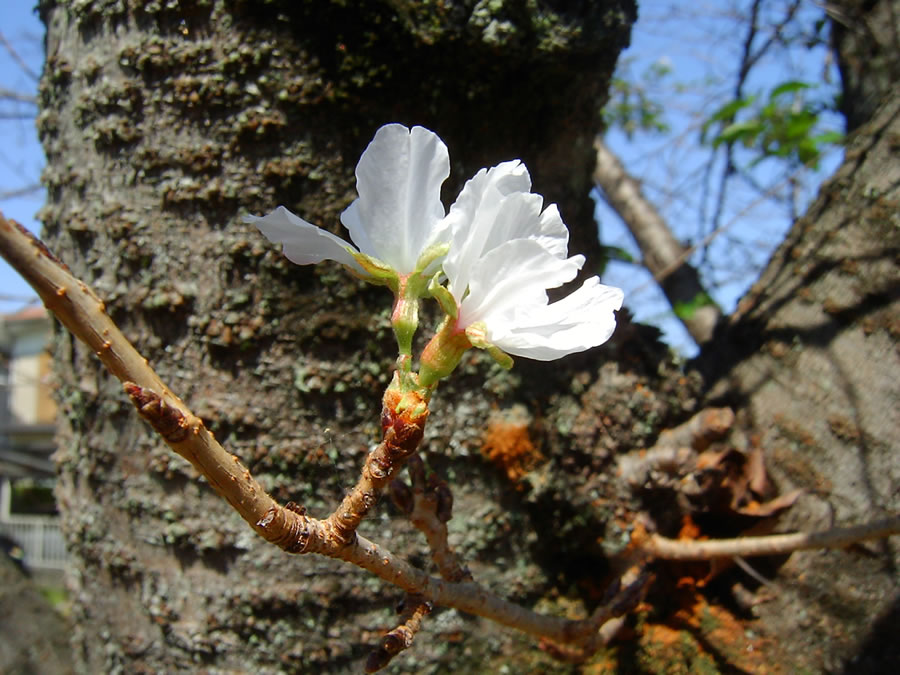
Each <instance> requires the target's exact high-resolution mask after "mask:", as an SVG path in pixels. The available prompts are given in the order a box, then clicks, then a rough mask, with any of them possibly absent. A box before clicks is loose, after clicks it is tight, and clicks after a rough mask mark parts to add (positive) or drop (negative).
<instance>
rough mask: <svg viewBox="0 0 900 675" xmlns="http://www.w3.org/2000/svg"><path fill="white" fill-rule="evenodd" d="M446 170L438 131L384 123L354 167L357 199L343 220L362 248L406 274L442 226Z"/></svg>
mask: <svg viewBox="0 0 900 675" xmlns="http://www.w3.org/2000/svg"><path fill="white" fill-rule="evenodd" d="M449 175H450V157H449V155H448V153H447V146H445V145H444V143H443V141H441V139H440V138H438V136H437V134H435V133H433V132H431V131H429V130H428V129H425V128H423V127H413V128H412V129H407V128H406V127H404V126H403V125H400V124H388V125H386V126H383V127H381V128H380V129H379V130H378V131H377V132H376V133H375V138H373V139H372V142H371V143H369V146H368V147H367V148H366V150H365V152H363V154H362V157H360V160H359V164H358V165H357V166H356V187H357V191H358V192H359V199H357V200H356V201H355V202H354V203H353V204H351V206H350V208H349V209H347V211H345V212H344V214H343V215H342V216H341V221H342V222H343V223H344V225H345V226H346V227H347V229H348V230H350V236H351V238H352V239H353V241H354V242H355V243H356V244H357V245H358V246H359V247H360V250H361V251H362V252H363V253H366V254H368V255H371V256H374V257H376V258H378V259H379V260H382V261H384V262H386V263H388V264H389V265H391V266H392V267H394V268H395V269H396V270H397V271H398V272H399V273H401V274H409V273H410V272H412V271H413V269H414V268H415V264H416V260H418V257H419V255H420V254H421V253H422V251H423V250H424V249H425V248H427V247H428V246H429V245H431V244H433V243H435V240H436V238H437V236H438V234H439V228H441V227H442V225H443V224H442V223H441V220H442V219H443V217H444V206H443V204H441V184H442V183H443V182H444V180H446V178H447V176H449Z"/></svg>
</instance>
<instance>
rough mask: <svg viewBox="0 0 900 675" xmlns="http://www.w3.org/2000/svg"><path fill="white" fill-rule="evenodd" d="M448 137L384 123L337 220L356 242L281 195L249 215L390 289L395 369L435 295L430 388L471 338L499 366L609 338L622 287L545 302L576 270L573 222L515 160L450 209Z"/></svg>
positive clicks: (298, 253) (295, 245)
mask: <svg viewBox="0 0 900 675" xmlns="http://www.w3.org/2000/svg"><path fill="white" fill-rule="evenodd" d="M449 175H450V157H449V154H448V152H447V146H446V145H444V143H443V141H442V140H441V139H440V138H439V137H438V136H437V134H435V133H434V132H432V131H429V130H428V129H425V128H423V127H413V128H412V129H408V128H407V127H405V126H402V125H400V124H388V125H386V126H383V127H381V128H380V129H379V130H378V131H377V132H376V134H375V138H374V139H373V140H372V142H371V143H370V144H369V146H368V148H366V150H365V152H363V154H362V157H361V158H360V160H359V164H358V165H357V167H356V181H357V182H356V184H357V191H358V193H359V197H358V198H357V199H356V200H355V201H354V202H353V203H352V204H351V205H350V206H349V207H348V208H347V209H346V210H345V211H344V212H343V214H342V215H341V222H342V223H343V224H344V226H345V227H346V228H347V230H348V231H349V233H350V239H351V240H352V241H353V244H355V246H354V245H351V244H350V243H348V242H346V241H345V240H343V239H341V238H340V237H338V236H335V235H333V234H331V233H330V232H327V231H326V230H323V229H321V228H319V227H316V226H315V225H313V224H312V223H309V222H307V221H305V220H303V219H302V218H300V217H299V216H296V215H294V214H293V213H291V212H290V211H288V210H287V209H286V208H284V207H283V206H279V207H278V208H277V209H275V211H273V212H272V213H270V214H268V215H266V216H262V217H257V216H247V217H246V218H245V220H246V222H250V223H253V224H254V225H256V227H257V228H259V230H260V232H262V233H263V234H264V235H265V236H266V237H267V238H268V239H269V240H270V241H272V242H273V243H277V244H281V245H282V246H283V250H284V254H285V256H287V258H288V259H289V260H291V261H292V262H295V263H297V264H299V265H308V264H313V263H319V262H322V261H323V260H333V261H336V262H338V263H340V264H342V265H344V266H345V267H347V268H348V269H349V270H350V271H351V272H353V273H354V274H356V275H358V276H360V277H362V278H363V279H365V280H367V281H370V282H372V283H377V284H382V285H386V286H388V287H389V288H390V289H391V290H392V291H393V293H394V298H395V300H394V311H393V315H392V323H393V327H394V331H395V334H396V336H397V342H398V345H399V348H400V364H401V370H405V371H406V372H407V373H410V372H411V351H412V337H413V334H414V333H415V331H416V329H417V327H418V303H419V300H420V298H422V297H432V298H434V299H435V300H437V301H438V302H439V303H440V306H441V307H442V309H443V311H444V313H445V319H444V321H443V323H442V324H441V326H440V328H439V329H438V331H437V332H436V334H435V335H434V337H433V338H432V340H431V341H430V342H429V344H428V345H427V346H426V348H425V350H424V351H423V353H422V354H421V356H420V359H419V372H418V374H417V375H416V376H415V380H414V381H415V384H416V385H417V386H419V387H425V388H430V387H433V386H434V384H435V383H436V382H437V381H438V380H440V379H441V378H443V377H446V376H447V375H449V374H450V372H452V371H453V369H454V368H455V367H456V366H457V365H458V363H459V361H460V359H461V358H462V355H463V353H464V352H465V351H466V350H467V349H469V348H471V347H478V348H481V349H486V350H487V351H488V352H489V353H490V354H491V355H492V356H493V357H494V358H495V359H496V360H497V361H498V362H499V363H501V364H502V365H504V366H505V367H510V366H511V365H512V359H511V358H510V356H509V355H510V354H512V355H515V356H522V357H526V358H531V359H537V360H540V361H551V360H554V359H558V358H560V357H563V356H566V355H568V354H572V353H575V352H580V351H584V350H586V349H589V348H591V347H595V346H597V345H600V344H602V343H604V342H606V341H607V340H608V339H609V338H610V336H611V335H612V333H613V331H614V330H615V326H616V319H615V314H614V311H615V310H618V309H619V308H620V307H621V306H622V300H623V293H622V291H621V289H618V288H613V287H611V286H605V285H603V284H601V283H600V280H599V279H598V278H597V277H591V278H590V279H588V280H587V281H585V282H584V283H583V284H582V285H581V287H580V288H578V289H577V290H575V291H574V292H572V293H570V294H569V295H568V296H566V297H564V298H562V299H561V300H557V301H556V302H550V301H549V298H548V296H547V289H550V288H556V287H558V286H561V285H562V284H565V283H567V282H569V281H572V280H573V279H574V278H575V276H576V275H577V274H578V272H579V270H580V269H581V267H582V266H583V265H584V262H585V259H584V256H581V255H576V256H572V257H568V240H569V231H568V229H567V228H566V226H565V224H564V223H563V221H562V218H561V217H560V214H559V210H558V209H557V207H556V205H555V204H551V205H550V206H547V207H546V208H544V206H543V198H542V197H541V196H540V195H538V194H535V193H533V192H531V177H530V176H529V174H528V170H527V169H526V168H525V165H524V164H523V163H522V162H521V161H519V160H513V161H509V162H504V163H502V164H498V165H497V166H495V167H492V168H490V169H481V170H480V171H478V173H476V174H475V176H474V177H472V178H471V179H470V180H469V181H468V182H466V184H465V186H464V187H463V189H462V191H461V192H460V194H459V197H458V198H457V199H456V201H455V202H454V204H453V205H452V206H451V207H450V210H449V212H445V210H444V205H443V204H442V203H441V197H440V194H441V185H442V184H443V182H444V181H445V180H446V179H447V177H448V176H449Z"/></svg>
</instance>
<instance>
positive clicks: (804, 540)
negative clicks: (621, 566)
mask: <svg viewBox="0 0 900 675" xmlns="http://www.w3.org/2000/svg"><path fill="white" fill-rule="evenodd" d="M896 534H900V515H895V516H892V517H890V518H886V519H884V520H876V521H874V522H871V523H866V524H864V525H855V526H853V527H835V528H832V529H830V530H825V531H823V532H812V533H806V532H795V533H792V534H773V535H768V536H765V537H738V538H736V539H719V540H712V541H695V540H684V539H667V538H666V537H661V536H660V535H657V534H654V535H651V536H650V537H649V538H648V539H647V540H646V541H645V542H641V545H640V551H641V552H642V553H645V554H647V555H649V556H652V557H654V558H662V559H665V560H709V559H711V558H730V557H734V556H742V557H750V556H760V555H783V554H786V553H793V552H794V551H803V550H809V549H821V548H844V547H845V546H849V545H850V544H854V543H856V542H859V541H863V540H865V539H881V538H884V537H889V536H892V535H896Z"/></svg>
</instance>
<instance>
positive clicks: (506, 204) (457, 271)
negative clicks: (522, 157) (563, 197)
mask: <svg viewBox="0 0 900 675" xmlns="http://www.w3.org/2000/svg"><path fill="white" fill-rule="evenodd" d="M530 187H531V179H530V177H529V176H528V172H527V170H526V169H525V166H524V165H523V164H522V163H521V162H519V161H518V160H515V161H512V162H505V163H504V164H500V165H498V166H495V167H493V168H492V169H490V170H487V171H486V170H484V169H482V170H481V171H479V172H478V173H477V174H476V175H475V177H474V178H472V179H471V180H470V181H469V182H468V183H466V186H465V187H464V188H463V191H462V192H461V193H460V196H459V199H457V201H456V203H454V204H453V206H451V207H450V214H449V215H448V216H447V221H448V222H449V226H450V228H451V231H452V241H453V244H452V246H451V249H450V253H449V254H448V255H447V259H446V260H445V262H444V271H445V272H446V274H447V278H448V279H449V280H450V289H451V292H452V293H453V295H454V297H456V298H457V300H459V299H460V298H461V297H462V295H463V294H464V293H465V289H466V287H467V285H468V283H469V275H470V274H471V269H472V267H473V266H474V264H475V262H476V261H477V260H478V259H479V258H481V257H482V256H484V255H486V254H487V253H488V252H490V251H492V250H493V249H494V248H496V247H498V246H500V245H502V244H504V243H506V242H508V241H511V240H513V239H532V240H534V241H537V242H538V243H540V244H541V245H542V246H544V248H546V249H547V250H548V251H550V252H551V253H552V254H553V255H555V256H557V257H558V258H565V257H566V248H567V245H568V241H569V231H568V230H567V229H566V226H565V225H564V224H563V222H562V219H561V218H560V217H559V211H558V209H557V208H556V206H555V205H551V206H549V207H548V208H547V209H546V210H544V212H543V213H542V212H541V207H542V205H543V198H542V197H541V196H540V195H537V194H533V193H530V192H528V190H529V189H530Z"/></svg>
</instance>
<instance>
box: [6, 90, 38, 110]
mask: <svg viewBox="0 0 900 675" xmlns="http://www.w3.org/2000/svg"><path fill="white" fill-rule="evenodd" d="M0 99H2V100H4V101H15V102H16V103H30V104H31V105H37V96H35V95H34V94H23V93H22V92H20V91H13V90H12V89H7V88H6V87H0ZM33 116H34V115H32V117H33Z"/></svg>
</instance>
